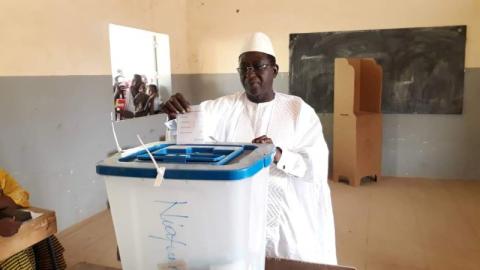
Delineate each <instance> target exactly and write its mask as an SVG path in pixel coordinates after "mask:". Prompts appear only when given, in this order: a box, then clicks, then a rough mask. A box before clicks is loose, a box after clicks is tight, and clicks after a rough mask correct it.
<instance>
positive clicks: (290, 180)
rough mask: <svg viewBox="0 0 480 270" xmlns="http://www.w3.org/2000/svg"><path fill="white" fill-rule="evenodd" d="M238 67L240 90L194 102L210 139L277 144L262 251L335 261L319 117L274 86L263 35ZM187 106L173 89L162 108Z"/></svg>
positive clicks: (177, 109)
mask: <svg viewBox="0 0 480 270" xmlns="http://www.w3.org/2000/svg"><path fill="white" fill-rule="evenodd" d="M239 64H240V67H239V68H238V71H239V74H240V80H241V82H242V85H243V86H244V88H245V91H243V92H239V93H235V94H232V95H228V96H224V97H220V98H218V99H215V100H208V101H204V102H202V103H201V104H200V106H201V110H202V111H203V112H204V113H205V114H206V117H208V118H207V119H208V122H209V123H208V125H209V128H208V130H210V131H212V134H210V135H211V136H212V137H213V138H215V139H216V140H217V141H223V142H246V141H248V142H250V141H252V142H254V143H273V144H274V145H275V146H276V149H277V150H276V154H275V157H274V163H273V164H272V166H271V167H270V175H271V176H270V179H269V180H268V181H269V183H268V198H267V224H266V225H267V228H266V234H267V235H266V236H267V245H266V255H267V256H268V257H280V258H288V259H294V260H301V261H309V262H316V263H328V264H337V257H336V249H335V228H334V220H333V212H332V203H331V197H330V188H329V186H328V183H327V177H328V148H327V145H326V143H325V139H324V137H323V133H322V126H321V124H320V121H319V119H318V116H317V115H316V113H315V111H314V110H313V108H312V107H310V106H309V105H308V104H306V103H305V102H304V101H303V100H302V99H301V98H299V97H296V96H292V95H287V94H282V93H278V92H275V91H274V90H273V88H272V85H273V79H274V78H275V77H276V76H277V74H278V65H277V64H276V62H275V54H274V51H273V47H272V45H271V41H270V39H269V38H268V37H267V36H266V35H265V34H263V33H255V34H254V35H253V36H252V38H251V39H250V40H248V41H247V43H246V44H245V46H244V49H243V50H242V52H241V54H240V57H239ZM188 109H189V103H188V102H187V101H186V100H185V99H184V97H183V96H182V95H181V94H179V93H177V94H175V95H173V96H172V97H171V98H170V99H169V100H168V101H167V102H166V103H165V106H164V112H166V113H168V114H170V115H174V114H177V113H184V112H186V111H188Z"/></svg>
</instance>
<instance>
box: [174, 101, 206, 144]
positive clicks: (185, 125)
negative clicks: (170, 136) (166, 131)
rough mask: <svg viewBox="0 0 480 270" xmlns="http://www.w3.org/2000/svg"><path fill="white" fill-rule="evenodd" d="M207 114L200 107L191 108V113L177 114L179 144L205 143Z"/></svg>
mask: <svg viewBox="0 0 480 270" xmlns="http://www.w3.org/2000/svg"><path fill="white" fill-rule="evenodd" d="M204 115H205V113H204V112H202V111H201V110H200V106H199V105H196V106H190V112H188V113H184V114H177V144H189V143H203V142H205V136H206V133H207V131H206V130H205V125H206V119H205V117H204Z"/></svg>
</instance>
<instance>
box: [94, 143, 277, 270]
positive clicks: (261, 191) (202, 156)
mask: <svg viewBox="0 0 480 270" xmlns="http://www.w3.org/2000/svg"><path fill="white" fill-rule="evenodd" d="M148 148H149V150H150V152H152V154H153V155H154V157H155V160H156V161H157V163H158V164H159V166H161V167H165V169H166V170H165V174H164V179H165V180H164V181H163V183H162V185H161V186H160V187H155V186H154V178H155V176H156V174H157V171H156V169H155V167H154V165H153V163H152V162H151V160H150V159H149V157H148V155H147V153H146V151H145V150H142V148H138V147H137V148H134V149H130V150H127V151H126V152H124V153H122V154H117V155H114V156H112V157H110V158H108V159H106V160H104V161H102V162H99V163H98V164H97V173H98V174H101V175H104V176H105V180H106V186H107V193H108V199H109V202H110V207H111V213H112V218H113V223H114V227H115V233H116V237H117V243H118V245H119V251H120V256H121V263H122V268H123V269H124V270H130V269H131V270H148V269H152V270H153V269H155V270H158V269H193V270H197V269H198V270H203V269H211V270H226V269H229V270H233V269H235V270H236V269H239V270H240V269H241V270H246V269H251V270H260V269H262V270H263V269H264V264H265V200H266V196H267V194H266V193H267V181H266V180H267V177H268V167H269V165H270V163H271V162H272V155H273V153H274V147H273V145H255V144H222V145H215V144H212V145H174V144H166V143H155V144H150V145H148Z"/></svg>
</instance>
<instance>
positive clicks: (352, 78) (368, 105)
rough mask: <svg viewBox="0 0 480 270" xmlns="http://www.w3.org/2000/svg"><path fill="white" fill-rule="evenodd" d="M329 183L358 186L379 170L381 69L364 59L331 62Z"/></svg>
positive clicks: (378, 173) (374, 63) (339, 59)
mask: <svg viewBox="0 0 480 270" xmlns="http://www.w3.org/2000/svg"><path fill="white" fill-rule="evenodd" d="M334 76H335V80H334V87H335V90H334V113H333V180H334V181H339V180H345V181H348V182H349V183H350V184H351V185H353V186H358V185H360V183H361V180H362V178H364V177H373V178H374V179H375V180H376V179H378V178H379V177H380V174H381V168H382V165H381V164H382V114H381V100H382V77H383V74H382V68H381V66H380V65H378V64H377V63H376V62H375V60H373V59H368V58H349V59H346V58H338V59H335V75H334Z"/></svg>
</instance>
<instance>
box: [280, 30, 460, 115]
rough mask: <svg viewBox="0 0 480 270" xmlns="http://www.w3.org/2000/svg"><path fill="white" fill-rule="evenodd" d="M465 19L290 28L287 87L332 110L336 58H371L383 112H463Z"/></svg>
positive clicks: (324, 110)
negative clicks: (378, 73) (379, 75)
mask: <svg viewBox="0 0 480 270" xmlns="http://www.w3.org/2000/svg"><path fill="white" fill-rule="evenodd" d="M466 33H467V27H466V26H465V25H457V26H442V27H419V28H400V29H381V30H362V31H341V32H321V33H295V34H290V75H289V76H290V78H289V86H290V93H291V94H294V95H297V96H300V97H302V98H303V99H304V100H305V101H306V102H308V103H309V104H310V105H311V106H312V107H314V108H315V110H316V111H317V112H320V113H331V112H333V89H334V88H333V70H334V66H333V63H334V61H335V58H354V57H361V58H374V59H375V60H376V61H377V63H379V64H380V65H381V66H382V68H383V71H384V77H383V90H382V92H383V95H382V112H383V113H405V114H406V113H419V114H461V113H462V111H463V85H464V73H465V43H466Z"/></svg>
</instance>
